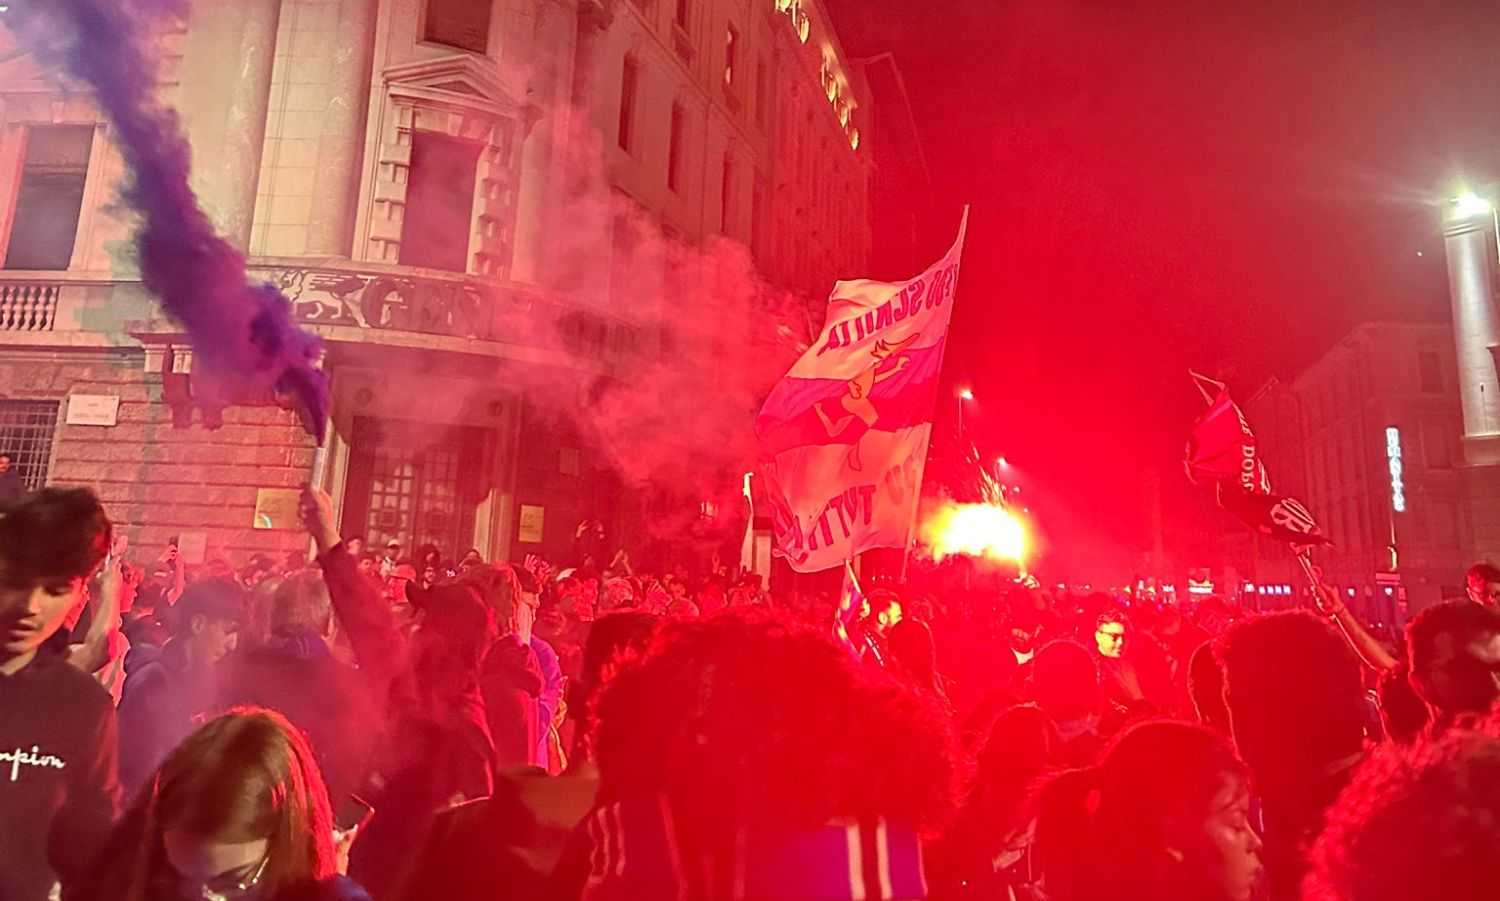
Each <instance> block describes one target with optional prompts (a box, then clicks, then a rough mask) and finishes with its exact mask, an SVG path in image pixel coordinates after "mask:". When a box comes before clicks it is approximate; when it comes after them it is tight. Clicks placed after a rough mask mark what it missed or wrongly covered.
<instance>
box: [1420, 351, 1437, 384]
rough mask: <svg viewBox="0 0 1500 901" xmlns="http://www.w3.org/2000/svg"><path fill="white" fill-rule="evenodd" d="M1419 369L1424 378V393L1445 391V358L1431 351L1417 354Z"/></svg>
mask: <svg viewBox="0 0 1500 901" xmlns="http://www.w3.org/2000/svg"><path fill="white" fill-rule="evenodd" d="M1417 370H1418V373H1419V374H1420V376H1421V379H1422V393H1423V394H1442V393H1443V360H1442V358H1441V357H1439V356H1438V355H1437V354H1435V353H1433V352H1431V351H1422V352H1421V353H1419V354H1417Z"/></svg>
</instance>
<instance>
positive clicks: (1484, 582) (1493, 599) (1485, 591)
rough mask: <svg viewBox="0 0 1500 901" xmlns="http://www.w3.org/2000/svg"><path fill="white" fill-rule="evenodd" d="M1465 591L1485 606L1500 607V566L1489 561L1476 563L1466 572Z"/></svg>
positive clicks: (1476, 601) (1474, 600)
mask: <svg viewBox="0 0 1500 901" xmlns="http://www.w3.org/2000/svg"><path fill="white" fill-rule="evenodd" d="M1464 592H1465V593H1466V594H1467V595H1468V597H1469V600H1471V601H1473V602H1474V603H1476V604H1479V605H1480V606H1483V607H1500V568H1497V567H1496V566H1495V564H1493V563H1489V562H1487V561H1486V562H1480V563H1476V564H1474V565H1473V566H1471V567H1469V571H1468V572H1467V573H1465V574H1464Z"/></svg>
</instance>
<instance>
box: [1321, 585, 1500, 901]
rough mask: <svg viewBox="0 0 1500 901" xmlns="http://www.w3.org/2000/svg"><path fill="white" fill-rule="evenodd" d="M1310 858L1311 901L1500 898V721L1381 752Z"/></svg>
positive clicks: (1343, 800) (1352, 786) (1347, 794)
mask: <svg viewBox="0 0 1500 901" xmlns="http://www.w3.org/2000/svg"><path fill="white" fill-rule="evenodd" d="M1462 603H1469V602H1468V601H1463V602H1462ZM1310 856H1311V861H1312V870H1311V872H1310V873H1309V874H1308V877H1307V880H1306V882H1305V883H1304V885H1303V898H1305V899H1307V901H1408V899H1412V898H1434V899H1436V898H1441V899H1443V901H1469V899H1473V901H1478V899H1481V898H1493V897H1495V893H1496V887H1497V886H1500V717H1497V716H1496V715H1493V714H1492V715H1491V716H1490V717H1489V718H1487V719H1485V720H1483V721H1481V722H1479V723H1477V724H1475V725H1474V726H1473V727H1472V728H1464V727H1460V728H1455V729H1452V730H1450V731H1449V732H1447V733H1446V734H1444V735H1443V736H1442V737H1441V738H1437V739H1430V738H1429V739H1421V740H1418V741H1417V742H1416V743H1415V744H1413V745H1411V746H1409V747H1398V746H1387V747H1385V748H1383V749H1381V750H1380V751H1379V752H1378V753H1376V754H1375V755H1373V756H1372V757H1371V759H1370V760H1369V761H1367V762H1366V763H1365V764H1364V765H1363V766H1362V767H1360V769H1359V771H1358V772H1357V773H1356V774H1355V776H1354V779H1353V780H1352V781H1351V782H1350V783H1349V785H1348V787H1347V788H1345V789H1344V791H1343V793H1342V794H1341V795H1339V799H1338V803H1337V804H1335V805H1334V806H1333V808H1332V809H1331V810H1330V811H1329V812H1328V825H1327V828H1326V829H1324V830H1323V834H1322V835H1321V836H1319V837H1318V840H1317V843H1316V844H1315V845H1314V846H1313V849H1312V853H1311V855H1310Z"/></svg>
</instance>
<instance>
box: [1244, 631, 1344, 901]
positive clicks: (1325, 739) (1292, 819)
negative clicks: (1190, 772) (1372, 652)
mask: <svg viewBox="0 0 1500 901" xmlns="http://www.w3.org/2000/svg"><path fill="white" fill-rule="evenodd" d="M1219 654H1220V659H1221V662H1222V664H1223V667H1224V700H1225V703H1226V704H1227V706H1228V708H1229V719H1230V725H1231V729H1232V731H1233V734H1234V743H1235V746H1236V747H1237V748H1238V749H1239V753H1240V756H1241V757H1242V758H1244V760H1245V762H1246V763H1247V764H1249V765H1250V769H1251V771H1252V772H1253V773H1254V774H1255V787H1256V791H1257V793H1258V794H1259V795H1260V798H1261V802H1262V811H1261V813H1262V820H1263V823H1262V826H1263V828H1262V835H1263V837H1264V838H1265V842H1266V855H1265V856H1266V866H1267V871H1268V873H1269V877H1270V887H1271V897H1272V898H1273V899H1276V901H1280V899H1290V898H1296V897H1297V887H1298V885H1299V884H1300V883H1301V881H1302V875H1303V873H1304V871H1305V869H1306V864H1305V861H1304V858H1303V854H1302V850H1303V847H1304V845H1305V843H1306V842H1308V841H1309V840H1311V839H1312V838H1313V836H1315V835H1316V834H1317V832H1318V829H1319V828H1320V826H1321V823H1322V816H1323V811H1324V810H1326V809H1327V808H1328V806H1329V805H1331V804H1332V803H1333V800H1334V798H1335V797H1337V796H1338V793H1339V790H1340V789H1341V788H1343V786H1344V784H1345V783H1346V782H1348V780H1349V776H1350V774H1351V773H1352V771H1353V769H1354V767H1355V766H1356V765H1357V764H1358V763H1359V761H1360V759H1361V758H1362V757H1363V754H1364V745H1365V719H1366V711H1367V705H1366V699H1365V691H1364V684H1363V681H1362V678H1361V672H1360V663H1359V661H1358V660H1357V659H1356V658H1355V656H1354V652H1353V651H1352V650H1351V649H1350V647H1349V646H1348V644H1347V643H1346V642H1345V641H1344V640H1343V638H1341V637H1340V636H1339V634H1338V633H1337V632H1335V631H1334V630H1333V628H1332V627H1331V626H1329V625H1328V624H1327V623H1325V622H1324V621H1322V620H1321V619H1319V618H1318V617H1316V616H1314V615H1313V614H1311V613H1307V612H1305V611H1301V610H1292V611H1285V612H1281V613H1272V614H1269V615H1266V616H1260V617H1256V618H1254V619H1248V620H1243V621H1241V622H1239V623H1236V624H1235V625H1234V626H1233V627H1232V628H1231V629H1230V630H1229V631H1228V632H1227V633H1225V635H1224V636H1223V638H1222V640H1221V643H1220V645H1219Z"/></svg>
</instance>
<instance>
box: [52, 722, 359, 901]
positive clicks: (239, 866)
mask: <svg viewBox="0 0 1500 901" xmlns="http://www.w3.org/2000/svg"><path fill="white" fill-rule="evenodd" d="M352 840H353V839H352V835H349V834H337V833H336V832H335V827H334V821H333V813H332V810H331V808H330V805H329V802H328V790H327V789H326V788H325V787H324V784H323V777H322V775H321V774H320V773H319V771H318V765H317V762H316V760H315V759H314V757H313V753H312V749H311V747H310V746H309V745H308V743H307V740H306V739H305V738H304V737H303V736H302V734H301V733H300V732H298V731H297V729H296V728H295V727H294V726H292V724H291V723H290V722H288V721H287V720H286V718H285V717H283V716H282V715H281V714H279V713H276V712H275V711H272V710H267V709H264V708H258V707H238V708H235V709H233V710H231V711H229V712H228V713H226V714H224V715H222V716H218V717H216V718H214V719H212V720H210V721H208V722H207V723H205V724H204V725H203V726H201V727H199V728H198V730H197V731H195V732H193V733H192V734H191V735H189V736H188V737H187V738H186V739H185V740H184V741H183V742H182V743H181V744H180V745H178V746H177V747H176V748H175V749H174V750H173V751H172V753H171V754H170V755H168V757H167V759H166V761H165V762H163V763H162V765H161V767H160V768H159V769H158V770H157V771H156V772H155V773H154V774H153V775H152V777H151V779H150V781H149V782H148V783H147V785H146V787H145V789H144V790H143V791H142V792H141V793H140V795H138V796H137V797H136V799H135V801H134V803H133V804H132V806H131V808H130V809H129V810H128V811H127V812H126V814H125V816H124V818H123V819H122V820H121V821H120V824H119V826H118V827H117V828H116V830H115V834H114V836H113V837H112V839H111V842H110V846H109V849H108V850H107V851H106V852H105V854H104V855H103V856H102V857H101V860H100V864H99V866H98V867H97V869H96V871H95V873H94V878H93V879H92V880H91V882H90V883H89V885H88V887H87V888H86V890H85V891H84V893H83V894H82V897H83V898H84V899H85V901H105V899H112V901H369V895H367V894H366V893H365V891H364V889H362V888H361V887H360V886H359V885H358V884H357V883H355V882H354V881H352V880H350V879H349V878H348V877H346V876H342V875H340V873H339V871H340V868H341V860H342V859H343V858H344V857H345V856H346V854H347V845H348V843H350V842H352ZM341 846H342V847H341Z"/></svg>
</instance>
